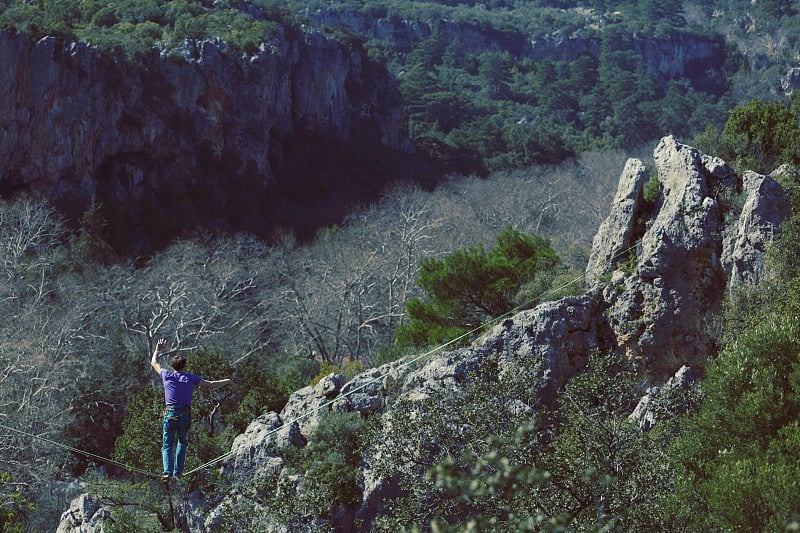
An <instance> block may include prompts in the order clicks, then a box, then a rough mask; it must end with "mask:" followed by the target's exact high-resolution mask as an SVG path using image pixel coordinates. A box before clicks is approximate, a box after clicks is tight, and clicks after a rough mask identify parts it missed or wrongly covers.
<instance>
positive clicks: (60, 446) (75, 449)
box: [0, 424, 159, 477]
mask: <svg viewBox="0 0 800 533" xmlns="http://www.w3.org/2000/svg"><path fill="white" fill-rule="evenodd" d="M0 428H2V429H5V430H8V431H13V432H15V433H19V434H20V435H25V436H27V437H32V438H34V439H38V440H41V441H44V442H47V443H50V444H52V445H53V446H58V447H59V448H63V449H65V450H69V451H71V452H74V453H78V454H80V455H85V456H86V457H91V458H93V459H98V460H100V461H103V462H106V463H110V464H112V465H116V466H119V467H121V468H124V469H125V470H129V471H131V472H136V473H138V474H142V475H145V476H148V477H159V476H158V474H153V473H152V472H148V471H146V470H142V469H141V468H137V467H135V466H131V465H126V464H124V463H120V462H119V461H115V460H114V459H109V458H108V457H103V456H100V455H97V454H94V453H92V452H87V451H86V450H81V449H78V448H75V447H74V446H69V445H68V444H62V443H60V442H56V441H54V440H52V439H48V438H47V437H42V436H41V435H35V434H33V433H29V432H27V431H22V430H21V429H16V428H12V427H9V426H6V425H4V424H0Z"/></svg>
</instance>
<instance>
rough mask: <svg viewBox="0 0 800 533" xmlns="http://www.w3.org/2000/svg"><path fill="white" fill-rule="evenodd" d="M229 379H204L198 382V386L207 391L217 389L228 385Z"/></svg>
mask: <svg viewBox="0 0 800 533" xmlns="http://www.w3.org/2000/svg"><path fill="white" fill-rule="evenodd" d="M230 382H231V380H230V379H218V380H216V381H208V380H205V379H201V380H200V385H201V386H202V387H207V388H209V389H216V388H217V387H222V386H223V385H227V384H228V383H230Z"/></svg>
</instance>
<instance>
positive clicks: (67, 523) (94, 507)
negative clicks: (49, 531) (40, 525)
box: [56, 493, 111, 533]
mask: <svg viewBox="0 0 800 533" xmlns="http://www.w3.org/2000/svg"><path fill="white" fill-rule="evenodd" d="M110 519H111V511H109V510H108V508H106V506H105V505H104V504H103V502H102V501H101V500H100V499H99V498H97V497H95V496H92V495H90V494H87V493H84V494H81V495H80V496H78V497H77V498H75V499H74V500H72V501H71V502H70V504H69V509H68V510H67V511H66V512H64V513H63V514H62V515H61V521H60V522H59V524H58V529H56V533H104V532H105V531H106V523H107V522H108V521H109V520H110Z"/></svg>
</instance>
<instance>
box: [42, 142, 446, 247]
mask: <svg viewBox="0 0 800 533" xmlns="http://www.w3.org/2000/svg"><path fill="white" fill-rule="evenodd" d="M360 137H361V138H358V139H351V140H349V141H342V140H338V139H335V138H333V137H326V136H322V135H317V134H297V135H293V136H290V137H287V138H284V139H281V140H280V142H279V143H277V146H279V147H278V148H276V150H275V153H274V154H271V157H270V160H271V164H272V166H273V168H272V171H273V174H274V179H273V180H271V181H268V182H267V181H265V180H266V178H265V176H264V175H263V174H262V173H259V172H258V170H257V169H255V168H253V165H250V164H248V163H247V162H246V161H243V160H242V159H241V156H240V155H239V154H235V153H229V152H223V153H222V154H220V156H219V157H215V156H212V155H210V154H211V153H212V152H211V150H209V149H208V148H204V147H202V146H200V147H198V158H199V159H200V163H201V168H200V169H199V170H196V169H195V170H191V169H183V170H181V169H175V168H172V167H171V166H170V163H169V162H161V163H159V162H154V161H152V160H150V161H146V159H147V155H146V154H126V155H125V157H124V158H120V159H117V160H115V161H113V162H109V163H108V164H107V165H105V167H104V168H102V169H101V170H100V172H98V174H99V176H98V178H99V179H98V183H99V184H102V183H104V182H108V183H109V186H108V187H107V188H106V189H105V190H104V189H103V187H98V197H97V198H96V200H97V201H98V202H99V203H100V204H101V206H102V207H101V215H102V216H103V217H104V218H105V220H106V221H107V223H108V225H107V232H106V235H105V238H106V240H107V242H108V243H109V244H110V245H111V246H112V247H113V249H114V250H116V251H117V252H118V253H120V254H122V255H130V254H136V255H139V256H141V255H149V254H150V253H152V252H155V251H157V250H159V249H162V248H164V247H166V246H168V245H169V244H170V243H171V242H172V241H174V240H175V239H176V238H181V237H186V236H189V235H192V234H196V233H197V232H199V231H203V232H212V233H221V232H225V233H234V232H247V233H252V234H254V235H257V236H260V237H265V238H266V237H268V236H269V235H270V234H272V233H274V230H275V229H276V228H284V229H290V230H292V231H293V232H295V234H296V235H297V236H298V238H300V239H301V240H308V239H310V238H312V237H313V236H314V235H315V234H316V232H317V231H318V230H319V229H320V228H322V227H325V226H329V225H331V224H335V223H340V222H341V221H342V220H343V218H344V217H345V216H346V215H347V214H348V213H349V212H350V211H352V210H353V209H354V208H355V207H356V206H359V205H363V204H366V203H370V202H373V201H375V200H378V199H379V198H380V196H381V194H382V193H383V192H384V191H385V189H386V188H387V187H388V186H389V185H391V184H393V183H396V182H398V181H406V182H413V183H416V184H418V185H420V186H421V187H423V188H424V189H432V188H433V187H435V185H436V184H437V183H438V181H439V180H440V178H441V177H442V176H444V175H445V174H446V173H447V172H448V171H449V170H448V169H447V168H445V167H444V166H443V165H442V164H441V163H438V162H436V161H433V160H431V159H430V158H428V157H426V156H425V155H421V154H409V153H404V152H400V151H397V150H393V149H390V148H388V147H386V146H383V145H381V144H379V143H377V142H375V137H372V138H369V136H368V132H365V134H364V135H361V136H360ZM203 153H205V154H206V155H205V156H201V155H200V154H203ZM140 165H143V166H145V168H147V166H150V167H152V166H157V167H160V168H158V169H153V170H154V171H155V172H159V173H162V172H163V173H167V174H166V175H168V176H170V178H169V179H168V180H164V181H162V188H160V189H159V191H158V193H157V194H156V193H155V192H154V191H147V190H146V191H140V192H139V193H138V194H137V202H120V201H116V200H115V199H114V198H113V194H112V191H113V190H114V186H113V185H114V183H118V182H119V180H120V179H121V176H124V174H125V171H124V169H125V167H139V166H140ZM164 184H166V186H164ZM57 207H59V209H60V210H61V211H62V212H63V213H64V214H65V215H67V216H68V217H69V218H70V219H73V220H78V219H79V217H80V216H81V212H79V209H78V204H76V203H73V202H70V201H65V202H59V205H58V206H57Z"/></svg>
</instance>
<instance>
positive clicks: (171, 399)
mask: <svg viewBox="0 0 800 533" xmlns="http://www.w3.org/2000/svg"><path fill="white" fill-rule="evenodd" d="M161 381H163V382H164V400H166V402H167V405H169V404H171V403H182V404H184V405H191V404H192V391H193V390H194V388H195V386H197V385H198V384H199V383H200V381H201V378H200V376H196V375H194V374H188V373H186V372H175V371H174V370H166V369H164V368H162V369H161Z"/></svg>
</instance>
